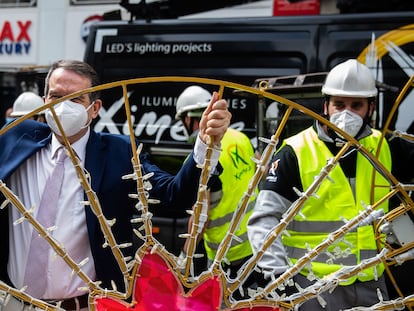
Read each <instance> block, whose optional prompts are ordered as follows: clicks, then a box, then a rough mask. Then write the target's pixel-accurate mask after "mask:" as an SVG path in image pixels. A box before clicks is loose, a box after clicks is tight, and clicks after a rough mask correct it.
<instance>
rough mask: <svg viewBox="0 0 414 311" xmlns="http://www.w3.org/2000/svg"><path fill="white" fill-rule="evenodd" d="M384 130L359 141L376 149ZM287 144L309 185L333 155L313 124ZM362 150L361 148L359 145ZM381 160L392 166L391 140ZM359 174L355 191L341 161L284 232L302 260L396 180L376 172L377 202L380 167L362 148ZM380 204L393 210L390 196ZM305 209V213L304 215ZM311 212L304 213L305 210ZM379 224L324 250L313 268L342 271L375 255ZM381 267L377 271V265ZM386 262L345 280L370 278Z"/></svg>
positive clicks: (317, 271) (323, 272)
mask: <svg viewBox="0 0 414 311" xmlns="http://www.w3.org/2000/svg"><path fill="white" fill-rule="evenodd" d="M380 138H381V133H380V132H379V131H377V130H373V134H372V135H370V136H368V137H366V138H363V139H361V140H360V141H359V142H360V143H361V144H362V145H363V146H364V147H365V148H366V149H367V150H368V151H369V152H370V153H372V154H374V155H375V154H376V152H377V148H378V143H379V141H380ZM286 144H287V145H290V146H292V148H293V149H294V150H295V153H296V156H297V159H298V164H299V173H300V178H301V181H302V186H303V189H304V190H306V189H307V188H308V187H309V186H310V185H311V184H312V182H314V180H315V177H316V175H318V174H319V173H320V171H321V169H322V168H323V167H324V166H326V164H327V162H326V161H327V160H328V159H330V158H333V155H332V153H331V152H330V151H329V149H328V147H327V146H326V145H325V144H324V143H323V142H322V141H321V140H320V139H318V137H317V133H316V132H315V130H314V129H313V128H309V129H307V130H305V131H304V132H302V133H299V134H298V135H295V136H293V137H291V138H289V139H287V140H286ZM355 152H357V151H355ZM379 161H380V162H381V163H382V164H383V165H384V166H385V168H387V169H388V170H391V153H390V150H389V146H388V144H387V142H386V141H384V143H383V144H382V147H381V152H380V155H379ZM356 163H357V167H356V176H355V197H354V194H353V191H352V189H351V185H350V184H349V181H348V180H347V178H346V176H345V174H344V173H343V171H342V169H341V167H340V166H339V165H337V166H336V167H335V168H333V170H332V171H331V172H330V173H329V177H330V180H328V179H325V180H324V181H322V183H321V184H320V187H319V189H318V190H317V191H316V195H317V197H313V196H312V197H310V198H309V199H308V200H307V201H306V203H305V204H304V206H303V207H302V209H301V212H300V213H298V215H296V216H295V218H294V220H293V221H292V222H291V223H290V224H289V226H288V228H287V230H288V233H289V235H290V236H288V235H284V236H283V237H282V239H283V244H284V245H285V247H286V249H287V252H288V256H289V258H290V259H291V260H292V262H293V263H294V262H296V261H297V260H298V259H299V258H301V257H302V256H303V255H305V254H306V253H307V252H308V251H309V249H313V248H314V247H315V246H317V245H318V244H320V243H321V242H322V241H324V240H325V239H326V238H327V237H328V235H329V233H330V232H333V231H335V230H336V229H338V228H339V227H341V226H343V225H344V219H347V220H349V219H351V218H353V217H355V216H357V215H358V214H359V213H360V212H361V211H363V210H364V208H363V205H362V203H361V202H363V203H364V204H366V205H369V204H371V203H374V202H377V201H378V200H379V199H380V198H382V197H384V195H386V194H387V193H388V192H389V191H390V184H389V182H387V181H386V180H385V178H384V177H383V176H382V175H380V174H379V173H378V172H376V174H375V181H374V184H375V188H374V196H373V199H374V202H371V194H372V187H373V186H374V184H373V182H372V177H373V172H374V170H375V169H374V168H373V166H372V165H371V164H370V163H369V161H368V160H367V159H366V158H365V157H364V156H363V155H362V154H361V153H360V152H358V155H357V160H356ZM379 208H382V209H383V210H384V212H387V211H388V202H385V203H383V204H382V205H381V206H380V207H379ZM299 214H301V215H299ZM302 215H304V217H305V218H303V216H302ZM375 241H376V240H375V234H374V229H373V226H371V225H368V226H362V227H358V228H357V229H354V230H351V231H350V232H348V233H346V234H345V236H344V239H341V240H340V241H338V242H335V243H334V244H332V245H330V246H329V248H328V253H327V252H323V253H322V254H321V255H319V256H318V257H317V258H315V259H314V260H313V262H312V272H313V273H314V274H315V275H316V276H317V277H319V278H322V277H324V276H326V275H328V274H330V273H333V272H335V271H337V270H338V269H339V268H341V265H343V266H352V265H357V264H359V263H360V262H361V261H362V260H363V259H367V258H371V257H373V256H375V254H377V245H376V242H375ZM374 269H376V271H374ZM383 271H384V266H383V265H382V264H381V265H379V266H377V267H375V268H369V269H366V270H364V271H362V272H361V273H359V274H358V275H357V276H354V277H351V278H350V279H348V280H347V281H345V282H343V283H341V285H347V284H351V283H353V282H355V280H357V279H358V280H359V281H370V280H374V279H375V273H377V276H380V275H382V273H383ZM301 273H302V274H304V275H308V274H309V269H303V270H302V271H301Z"/></svg>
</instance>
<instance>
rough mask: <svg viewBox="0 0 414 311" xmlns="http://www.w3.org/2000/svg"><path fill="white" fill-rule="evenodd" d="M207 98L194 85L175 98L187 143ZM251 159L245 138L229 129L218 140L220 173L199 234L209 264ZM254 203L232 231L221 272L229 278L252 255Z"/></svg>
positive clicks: (246, 180) (249, 172)
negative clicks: (250, 236)
mask: <svg viewBox="0 0 414 311" xmlns="http://www.w3.org/2000/svg"><path fill="white" fill-rule="evenodd" d="M210 99H211V94H210V92H209V91H207V90H206V89H204V88H202V87H200V86H198V85H192V86H189V87H188V88H186V89H185V90H184V91H183V92H182V93H181V95H180V96H179V97H178V99H177V103H176V111H177V113H176V116H175V117H176V119H177V120H181V121H182V123H183V125H184V127H185V130H186V132H187V134H188V137H189V141H192V140H191V137H196V135H197V132H198V122H199V121H200V118H201V114H202V112H203V111H204V109H205V107H207V105H208V103H209V102H210ZM254 157H255V150H254V148H253V146H252V143H251V141H250V139H249V138H248V137H247V135H245V134H244V133H242V132H241V131H238V130H235V129H231V128H229V129H228V130H227V131H226V133H225V134H224V137H223V139H222V141H221V154H220V158H219V163H220V165H221V167H222V172H221V174H220V175H219V181H218V184H217V183H216V184H213V185H212V186H211V190H210V193H209V195H210V199H209V209H208V218H207V221H206V222H205V226H204V228H203V232H202V234H200V238H201V237H202V238H203V240H204V248H205V250H206V253H207V258H208V261H209V262H212V261H213V260H214V257H215V255H216V253H217V250H218V248H219V246H220V243H221V242H222V240H223V238H224V236H225V235H226V233H227V232H228V228H229V225H230V222H231V220H232V217H233V214H234V212H235V210H236V209H237V207H238V205H239V203H240V201H241V199H242V197H243V195H244V194H245V192H246V191H247V189H248V185H249V182H250V179H251V177H252V176H253V175H254V173H255V169H256V166H255V162H254V161H253V158H254ZM254 200H255V195H252V197H251V198H250V204H249V205H248V207H247V211H246V213H245V215H244V217H243V219H242V221H241V223H240V226H239V228H238V230H237V231H236V232H235V236H236V237H235V238H234V239H233V240H232V243H231V246H230V248H229V249H228V251H227V254H226V259H227V260H226V263H225V264H224V269H225V271H226V270H227V269H230V275H231V276H233V277H234V276H235V275H236V273H237V270H238V269H239V268H240V267H241V266H242V264H243V263H244V262H245V261H246V260H247V259H248V258H249V257H250V256H251V254H252V250H251V247H250V243H249V240H248V237H247V228H246V226H247V219H248V217H249V216H250V215H251V213H252V210H253V206H254ZM185 248H186V246H185V247H184V249H185Z"/></svg>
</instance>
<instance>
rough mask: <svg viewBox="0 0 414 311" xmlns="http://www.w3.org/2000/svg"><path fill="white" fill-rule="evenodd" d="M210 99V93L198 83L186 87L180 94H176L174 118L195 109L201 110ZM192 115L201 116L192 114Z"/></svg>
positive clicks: (178, 117)
mask: <svg viewBox="0 0 414 311" xmlns="http://www.w3.org/2000/svg"><path fill="white" fill-rule="evenodd" d="M210 100H211V94H210V92H209V91H207V90H206V89H203V88H202V87H200V86H198V85H192V86H189V87H187V88H186V89H185V90H184V91H183V92H182V93H181V95H180V96H178V99H177V104H176V107H175V108H176V114H175V118H176V119H177V120H179V119H180V118H181V116H182V115H183V113H185V112H191V111H195V110H198V111H200V110H202V109H204V108H206V107H207V106H208V104H209V103H210ZM193 116H201V114H199V115H193Z"/></svg>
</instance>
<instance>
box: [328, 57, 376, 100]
mask: <svg viewBox="0 0 414 311" xmlns="http://www.w3.org/2000/svg"><path fill="white" fill-rule="evenodd" d="M322 94H324V95H331V96H344V97H362V98H368V97H375V96H377V94H378V89H377V88H376V86H375V79H374V77H373V76H372V74H371V72H370V70H369V69H368V67H367V66H365V65H363V64H361V63H360V62H358V61H357V60H356V59H350V60H347V61H346V62H343V63H341V64H339V65H336V66H335V67H334V68H332V70H331V71H330V72H329V73H328V75H327V76H326V80H325V84H324V85H323V86H322Z"/></svg>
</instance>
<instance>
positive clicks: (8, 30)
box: [0, 10, 38, 66]
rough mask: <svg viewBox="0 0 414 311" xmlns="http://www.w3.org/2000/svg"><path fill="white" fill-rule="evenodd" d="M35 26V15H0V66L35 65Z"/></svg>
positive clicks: (8, 13)
mask: <svg viewBox="0 0 414 311" xmlns="http://www.w3.org/2000/svg"><path fill="white" fill-rule="evenodd" d="M37 24H38V22H37V14H35V13H27V14H16V13H11V12H10V11H8V10H4V12H1V13H0V65H1V66H9V65H13V64H34V63H36V57H37V51H36V50H37V48H36V46H37V31H36V28H37V27H38V26H37Z"/></svg>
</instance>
